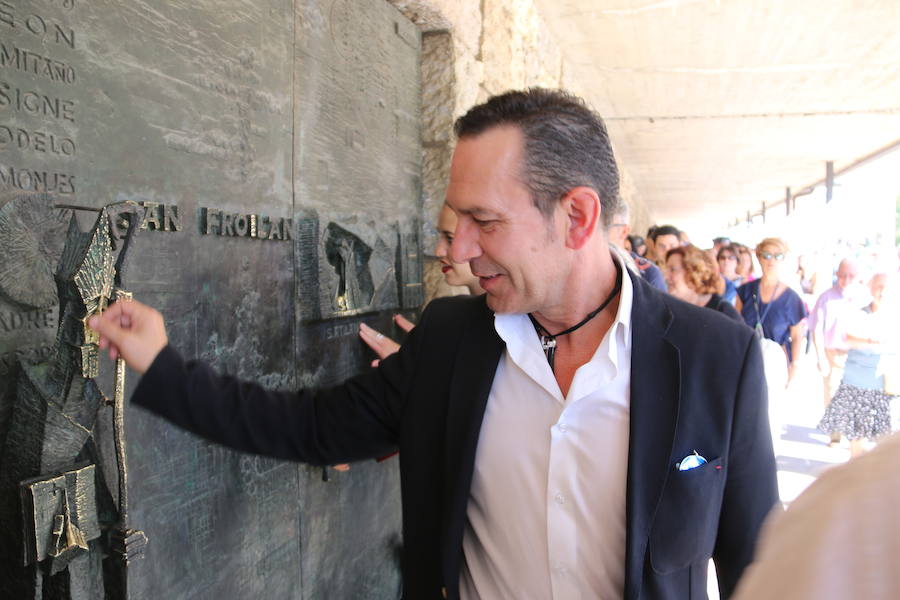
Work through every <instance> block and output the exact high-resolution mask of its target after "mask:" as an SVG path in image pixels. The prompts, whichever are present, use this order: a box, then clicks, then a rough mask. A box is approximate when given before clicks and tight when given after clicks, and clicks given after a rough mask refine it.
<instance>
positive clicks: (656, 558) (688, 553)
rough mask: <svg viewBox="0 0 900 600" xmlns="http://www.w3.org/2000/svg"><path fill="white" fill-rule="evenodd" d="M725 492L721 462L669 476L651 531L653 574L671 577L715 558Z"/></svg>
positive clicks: (723, 471) (723, 468)
mask: <svg viewBox="0 0 900 600" xmlns="http://www.w3.org/2000/svg"><path fill="white" fill-rule="evenodd" d="M724 491H725V466H724V465H723V464H722V459H721V458H717V459H715V460H711V461H709V462H707V463H706V464H704V465H701V466H699V467H697V468H695V469H689V470H687V471H672V472H671V473H669V477H668V478H667V479H666V485H665V487H664V488H663V494H662V498H661V499H660V502H659V507H658V508H657V509H656V515H655V516H654V518H653V526H652V528H651V530H650V564H651V566H652V567H653V570H654V571H656V572H657V573H660V574H665V573H671V572H673V571H678V570H681V569H684V568H686V567H688V566H689V565H691V564H693V563H696V562H698V561H699V560H705V559H707V558H708V557H709V556H711V555H712V551H713V547H714V546H715V543H716V533H717V530H718V526H719V513H720V511H721V507H722V494H723V493H724Z"/></svg>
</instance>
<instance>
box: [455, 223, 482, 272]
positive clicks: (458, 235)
mask: <svg viewBox="0 0 900 600" xmlns="http://www.w3.org/2000/svg"><path fill="white" fill-rule="evenodd" d="M466 220H467V219H460V220H459V222H458V223H457V224H456V231H455V232H454V234H453V242H452V243H451V244H450V260H452V261H453V262H455V263H466V262H469V261H470V260H472V259H475V258H478V257H479V256H481V246H480V245H479V244H478V231H477V229H476V227H475V226H474V224H470V223H466V222H465V221H466Z"/></svg>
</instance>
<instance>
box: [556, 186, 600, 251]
mask: <svg viewBox="0 0 900 600" xmlns="http://www.w3.org/2000/svg"><path fill="white" fill-rule="evenodd" d="M562 208H563V210H564V211H565V216H566V247H567V248H571V249H573V250H578V249H580V248H582V247H583V246H584V245H585V244H586V243H587V242H588V240H590V239H591V237H593V236H594V235H597V234H598V233H599V228H600V213H601V211H602V208H601V206H600V197H599V196H598V195H597V192H596V191H594V190H593V189H592V188H589V187H585V186H580V187H576V188H572V189H571V190H569V191H568V192H567V193H566V195H565V196H563V199H562Z"/></svg>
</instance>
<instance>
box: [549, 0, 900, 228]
mask: <svg viewBox="0 0 900 600" xmlns="http://www.w3.org/2000/svg"><path fill="white" fill-rule="evenodd" d="M537 3H538V6H539V10H540V11H541V14H542V16H543V18H544V20H545V21H546V22H547V24H548V26H549V27H550V29H551V31H552V32H553V34H554V36H555V37H556V38H557V40H558V41H559V44H560V46H561V47H562V48H563V52H564V55H565V58H566V60H567V63H568V65H569V67H570V68H571V69H573V70H574V71H575V72H573V73H572V75H573V79H575V80H576V81H578V82H579V84H580V85H582V92H583V93H584V94H585V95H586V96H587V98H588V99H589V101H590V103H591V104H592V105H593V106H594V108H596V109H597V110H598V111H599V112H600V113H601V114H602V115H603V116H604V118H605V119H606V121H607V124H608V126H609V130H610V134H611V135H612V138H613V143H614V145H615V148H616V154H617V158H618V160H619V163H620V164H621V165H622V166H623V167H624V168H625V169H626V170H627V171H628V172H629V174H630V175H631V176H632V178H633V180H634V184H635V187H636V194H637V196H638V197H639V198H640V199H641V200H642V201H643V202H644V203H645V204H646V206H647V208H648V210H649V212H650V214H651V218H652V219H653V220H654V221H655V222H656V223H668V222H671V223H673V224H676V225H680V226H682V227H683V228H685V229H686V230H687V231H691V227H692V226H695V227H698V228H701V229H703V230H704V231H709V229H710V227H721V228H722V229H724V228H725V226H726V225H727V224H728V223H729V222H733V221H734V219H735V218H736V217H738V216H745V215H746V214H747V211H748V210H750V211H751V212H758V211H759V210H760V208H761V205H762V203H763V202H766V203H768V204H775V203H777V202H779V201H783V199H784V196H785V187H787V186H790V187H791V188H792V189H793V190H799V189H800V188H803V187H804V186H807V185H809V184H812V183H814V182H817V181H819V180H822V179H823V178H824V177H825V162H826V161H834V168H835V169H836V170H840V169H842V168H844V167H846V166H848V165H850V164H852V163H854V162H855V161H857V160H859V159H861V158H863V157H865V156H867V155H870V154H872V153H873V152H877V151H878V150H880V149H883V148H885V147H888V146H890V145H892V144H895V143H897V142H898V140H900V0H718V1H715V0H599V1H598V0H537ZM798 202H799V200H798ZM780 210H784V207H783V205H782V207H781V209H780Z"/></svg>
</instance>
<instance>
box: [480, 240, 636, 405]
mask: <svg viewBox="0 0 900 600" xmlns="http://www.w3.org/2000/svg"><path fill="white" fill-rule="evenodd" d="M610 254H611V255H612V258H613V260H614V261H616V263H617V264H618V265H619V268H620V269H621V270H622V288H621V290H620V291H619V308H618V310H617V311H616V317H615V320H614V321H613V323H612V325H611V326H610V328H609V331H608V332H607V334H606V335H605V336H604V338H603V340H601V342H600V345H599V346H598V347H597V351H596V352H595V353H594V355H593V356H592V357H591V360H590V361H589V363H588V364H590V363H598V362H603V361H609V363H611V367H612V376H615V373H616V372H618V364H617V357H618V346H619V345H620V344H621V345H622V349H623V350H624V351H625V352H627V353H628V355H630V352H631V309H632V306H633V301H634V286H633V283H632V281H631V277H630V275H629V272H628V268H627V267H626V266H625V263H624V260H623V259H622V257H621V256H620V255H619V254H618V253H617V252H614V251H613V252H611V253H610ZM494 329H495V330H496V331H497V335H499V336H500V339H502V340H503V341H504V342H505V343H506V350H507V352H508V353H509V356H510V358H512V360H513V362H515V363H516V364H517V365H518V366H519V367H520V368H521V369H522V370H524V371H525V372H526V373H528V374H529V376H531V377H532V378H533V379H534V380H535V381H537V382H538V383H539V384H540V385H541V386H542V387H544V388H545V389H547V391H548V392H550V393H551V394H553V395H555V396H557V395H559V386H558V385H557V383H556V379H555V377H554V376H553V372H552V371H551V370H550V366H549V365H548V364H547V357H546V356H545V355H544V351H543V349H542V348H541V342H540V338H539V337H538V335H537V333H536V332H535V330H534V325H532V323H531V320H530V319H529V318H528V315H527V314H522V313H510V314H495V315H494ZM607 340H608V342H607ZM576 379H578V374H577V373H576ZM574 383H575V380H573V385H574ZM571 393H572V390H571V389H570V395H571Z"/></svg>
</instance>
